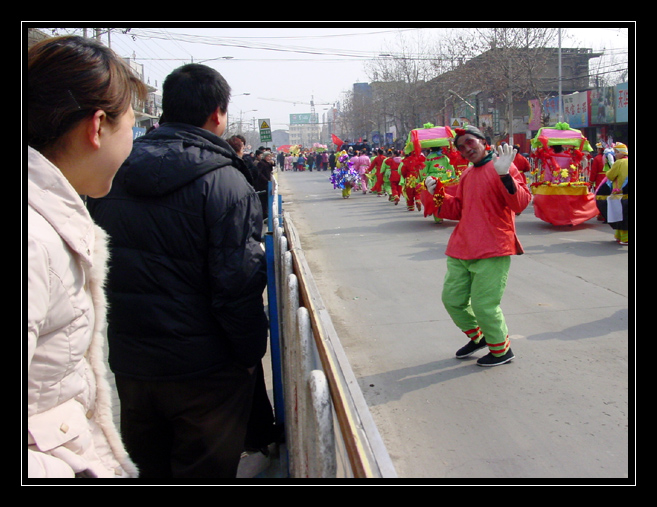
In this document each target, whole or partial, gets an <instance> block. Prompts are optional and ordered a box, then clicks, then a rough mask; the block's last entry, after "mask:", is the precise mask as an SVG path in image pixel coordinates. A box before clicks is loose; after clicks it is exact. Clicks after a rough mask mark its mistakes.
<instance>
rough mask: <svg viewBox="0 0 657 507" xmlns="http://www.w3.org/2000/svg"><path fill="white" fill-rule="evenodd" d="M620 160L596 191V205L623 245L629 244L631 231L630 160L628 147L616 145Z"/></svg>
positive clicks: (617, 239)
mask: <svg viewBox="0 0 657 507" xmlns="http://www.w3.org/2000/svg"><path fill="white" fill-rule="evenodd" d="M614 149H615V150H617V152H619V154H620V155H619V157H618V160H616V161H615V162H614V164H613V165H612V166H611V169H609V171H607V173H606V179H605V180H603V182H602V183H601V184H600V185H599V186H598V189H597V191H596V196H595V197H596V204H597V207H598V210H599V211H600V213H601V214H602V215H603V216H604V218H605V221H606V222H607V223H608V224H609V225H610V226H611V228H612V229H614V238H615V239H616V241H617V242H618V243H620V244H621V245H627V244H628V236H629V233H628V229H629V193H630V185H629V159H628V156H627V146H625V145H624V144H621V143H616V145H615V146H614Z"/></svg>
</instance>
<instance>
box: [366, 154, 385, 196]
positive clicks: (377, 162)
mask: <svg viewBox="0 0 657 507" xmlns="http://www.w3.org/2000/svg"><path fill="white" fill-rule="evenodd" d="M385 159H386V157H385V156H384V155H383V150H381V149H379V150H378V151H377V154H376V157H374V158H373V159H372V162H371V163H370V166H369V167H368V168H367V172H368V173H370V172H372V169H374V171H375V173H374V174H375V175H376V181H375V183H374V185H373V186H372V188H371V189H370V191H371V192H372V193H373V194H378V195H379V196H381V195H383V194H384V192H383V173H382V172H381V165H382V164H383V161H384V160H385Z"/></svg>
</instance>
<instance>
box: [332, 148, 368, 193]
mask: <svg viewBox="0 0 657 507" xmlns="http://www.w3.org/2000/svg"><path fill="white" fill-rule="evenodd" d="M329 180H330V181H331V183H332V184H333V188H335V189H340V190H342V198H343V199H348V198H349V197H351V190H352V188H354V187H356V188H359V185H360V175H359V174H358V172H357V171H355V170H354V167H353V163H352V162H351V161H350V160H349V155H348V154H347V152H345V151H342V152H340V153H339V154H338V161H337V163H336V168H335V169H334V170H333V172H332V173H331V176H330V178H329Z"/></svg>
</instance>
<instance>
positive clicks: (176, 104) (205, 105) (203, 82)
mask: <svg viewBox="0 0 657 507" xmlns="http://www.w3.org/2000/svg"><path fill="white" fill-rule="evenodd" d="M229 101H230V86H229V85H228V83H227V82H226V80H225V79H224V78H223V76H222V75H221V74H219V72H217V71H216V70H214V69H213V68H211V67H208V66H206V65H201V64H198V63H190V64H188V65H183V66H182V67H179V68H177V69H176V70H174V71H173V72H172V73H171V74H169V75H168V76H167V78H166V79H165V80H164V85H163V86H162V111H163V117H164V118H165V119H166V121H167V122H176V123H187V124H189V125H193V126H195V127H202V126H203V125H205V122H206V121H207V119H208V117H209V116H210V115H211V114H212V113H213V112H214V111H215V110H216V109H217V108H220V109H221V112H223V113H225V112H226V111H227V110H228V102H229Z"/></svg>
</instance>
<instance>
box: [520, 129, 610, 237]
mask: <svg viewBox="0 0 657 507" xmlns="http://www.w3.org/2000/svg"><path fill="white" fill-rule="evenodd" d="M532 148H533V149H534V151H533V152H532V154H531V159H532V161H533V164H534V168H535V169H534V172H535V175H536V181H535V182H534V183H532V184H531V189H532V193H533V194H534V214H535V215H536V216H537V217H538V218H540V219H541V220H543V221H544V222H548V223H551V224H553V225H578V224H581V223H583V222H586V221H587V220H589V219H591V218H593V217H595V216H596V215H597V214H598V210H597V207H596V205H595V196H594V194H593V193H592V192H591V190H590V184H589V183H588V182H586V181H584V168H585V165H586V154H585V152H586V153H588V152H590V151H592V148H591V145H590V144H589V142H588V140H587V139H586V138H585V137H584V136H583V135H582V133H581V132H580V131H579V130H576V129H571V128H570V127H569V126H568V124H567V123H557V125H556V126H555V127H551V128H547V127H543V128H541V129H540V130H539V131H538V133H537V134H536V137H535V138H534V139H532ZM560 150H561V151H560Z"/></svg>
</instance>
